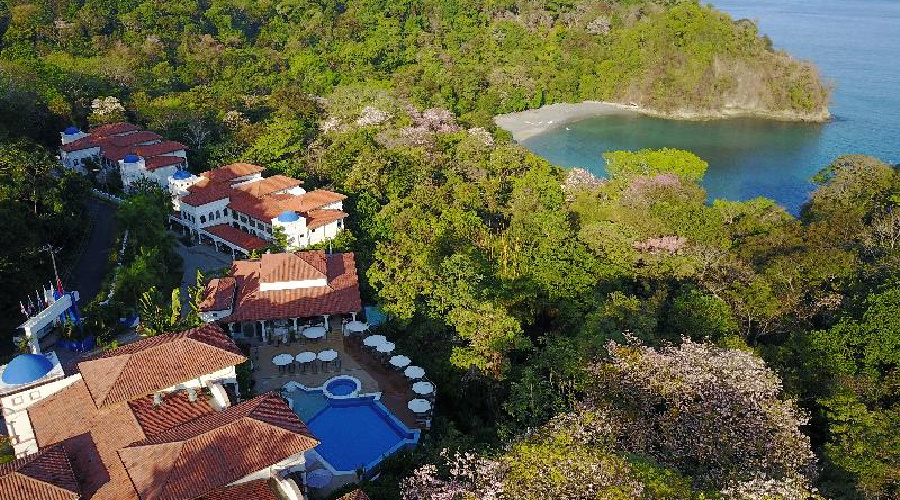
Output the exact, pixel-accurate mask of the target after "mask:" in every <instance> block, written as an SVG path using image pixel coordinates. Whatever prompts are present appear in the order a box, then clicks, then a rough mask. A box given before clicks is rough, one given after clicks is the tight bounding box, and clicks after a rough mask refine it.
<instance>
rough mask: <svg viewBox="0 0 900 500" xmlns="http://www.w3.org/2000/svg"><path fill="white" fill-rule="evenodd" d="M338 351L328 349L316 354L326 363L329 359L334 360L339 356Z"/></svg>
mask: <svg viewBox="0 0 900 500" xmlns="http://www.w3.org/2000/svg"><path fill="white" fill-rule="evenodd" d="M337 355H338V354H337V351H335V350H334V349H328V350H327V351H322V352H320V353H319V354H317V355H316V357H317V358H319V361H325V362H326V363H327V362H329V361H334V360H335V358H337Z"/></svg>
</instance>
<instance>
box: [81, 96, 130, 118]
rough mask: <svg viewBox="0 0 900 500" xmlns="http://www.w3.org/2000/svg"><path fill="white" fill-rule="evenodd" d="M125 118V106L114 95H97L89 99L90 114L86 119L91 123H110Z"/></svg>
mask: <svg viewBox="0 0 900 500" xmlns="http://www.w3.org/2000/svg"><path fill="white" fill-rule="evenodd" d="M124 119H125V106H122V103H121V102H119V98H118V97H116V96H107V97H98V98H97V99H94V100H93V101H91V114H90V115H88V120H89V121H90V122H91V123H92V124H101V123H112V122H117V121H122V120H124Z"/></svg>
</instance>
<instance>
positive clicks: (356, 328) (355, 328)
mask: <svg viewBox="0 0 900 500" xmlns="http://www.w3.org/2000/svg"><path fill="white" fill-rule="evenodd" d="M347 329H348V330H350V331H351V332H356V333H359V332H364V331H366V330H368V329H369V325H367V324H365V323H363V322H362V321H358V320H353V321H351V322H349V323H347Z"/></svg>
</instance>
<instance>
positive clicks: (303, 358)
mask: <svg viewBox="0 0 900 500" xmlns="http://www.w3.org/2000/svg"><path fill="white" fill-rule="evenodd" d="M295 359H296V360H297V362H298V363H309V362H310V361H313V360H314V359H316V353H314V352H308V351H307V352H301V353H300V354H298V355H297V357H296V358H295Z"/></svg>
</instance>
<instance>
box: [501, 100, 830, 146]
mask: <svg viewBox="0 0 900 500" xmlns="http://www.w3.org/2000/svg"><path fill="white" fill-rule="evenodd" d="M612 114H639V115H643V116H649V117H654V118H663V119H667V120H679V121H704V120H721V119H728V118H758V119H764V120H774V121H787V122H806V123H825V122H827V121H829V120H830V119H831V114H830V112H829V111H828V110H827V109H826V110H825V111H824V112H820V113H818V114H813V113H810V114H806V115H801V114H799V113H796V112H794V111H779V112H775V111H750V110H746V109H734V108H726V109H722V110H718V111H709V112H705V111H704V112H697V111H689V110H679V111H674V112H660V111H655V110H652V109H647V108H643V107H641V106H638V105H636V104H621V103H615V102H602V101H583V102H580V103H564V102H562V103H556V104H547V105H544V106H541V107H540V108H538V109H527V110H525V111H516V112H513V113H505V114H502V115H497V116H495V117H494V123H495V124H497V126H498V127H500V128H502V129H504V130H506V131H507V132H510V133H511V134H512V136H513V139H514V140H515V141H516V142H518V143H521V142H522V141H524V140H527V139H530V138H532V137H534V136H537V135H540V134H543V133H544V132H547V131H549V130H553V129H555V128H558V127H561V126H563V125H565V124H567V123H572V122H576V121H580V120H585V119H588V118H594V117H597V116H604V115H612Z"/></svg>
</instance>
